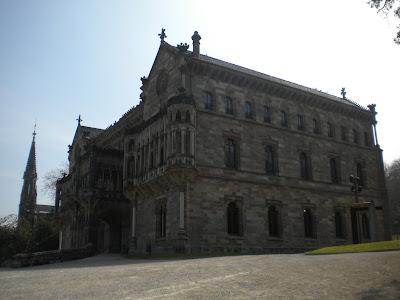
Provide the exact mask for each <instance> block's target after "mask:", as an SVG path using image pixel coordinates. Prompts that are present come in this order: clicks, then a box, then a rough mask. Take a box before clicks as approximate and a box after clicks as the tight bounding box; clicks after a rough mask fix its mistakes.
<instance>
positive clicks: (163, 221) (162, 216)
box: [156, 201, 167, 238]
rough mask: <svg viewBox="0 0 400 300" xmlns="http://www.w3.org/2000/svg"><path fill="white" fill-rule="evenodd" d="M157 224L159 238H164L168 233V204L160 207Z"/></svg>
mask: <svg viewBox="0 0 400 300" xmlns="http://www.w3.org/2000/svg"><path fill="white" fill-rule="evenodd" d="M156 224H157V236H158V238H164V237H165V236H166V233H167V204H166V203H165V201H163V202H161V203H160V204H159V206H158V209H157V218H156Z"/></svg>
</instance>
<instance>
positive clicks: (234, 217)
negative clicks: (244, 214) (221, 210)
mask: <svg viewBox="0 0 400 300" xmlns="http://www.w3.org/2000/svg"><path fill="white" fill-rule="evenodd" d="M227 222H228V234H230V235H240V214H239V207H238V206H237V205H236V203H235V202H230V203H229V204H228V208H227Z"/></svg>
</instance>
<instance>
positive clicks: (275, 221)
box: [268, 205, 280, 237]
mask: <svg viewBox="0 0 400 300" xmlns="http://www.w3.org/2000/svg"><path fill="white" fill-rule="evenodd" d="M268 229H269V235H270V236H273V237H279V236H280V228H279V211H278V209H277V208H276V207H275V205H271V206H270V207H268Z"/></svg>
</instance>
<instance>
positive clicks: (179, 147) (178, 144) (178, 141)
mask: <svg viewBox="0 0 400 300" xmlns="http://www.w3.org/2000/svg"><path fill="white" fill-rule="evenodd" d="M175 141H176V143H175V145H174V146H175V152H176V153H181V150H182V136H181V131H180V130H177V131H175Z"/></svg>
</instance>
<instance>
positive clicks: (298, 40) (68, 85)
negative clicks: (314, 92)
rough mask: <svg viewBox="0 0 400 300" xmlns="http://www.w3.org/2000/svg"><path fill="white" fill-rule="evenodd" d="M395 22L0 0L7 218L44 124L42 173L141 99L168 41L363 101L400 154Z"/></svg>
mask: <svg viewBox="0 0 400 300" xmlns="http://www.w3.org/2000/svg"><path fill="white" fill-rule="evenodd" d="M396 25H397V23H396V22H395V20H394V19H393V18H391V17H390V16H389V17H385V16H384V15H381V14H377V12H376V10H374V9H371V8H370V7H369V5H368V4H367V1H366V0H353V1H348V0H330V1H329V0H325V1H320V0H308V1H298V0H286V1H270V0H264V1H252V0H248V1H234V0H230V1H223V0H219V1H210V0H202V1H189V0H186V1H172V0H169V1H162V0H160V1H155V0H146V1H136V0H131V1H123V0H114V1H108V0H104V1H103V0H96V1H94V0H85V1H81V0H68V1H59V0H47V1H45V0H35V1H33V0H0V137H1V138H0V191H1V192H0V216H4V215H8V214H11V213H17V211H18V204H19V200H20V193H21V188H22V183H23V181H22V176H23V172H24V169H25V166H26V161H27V158H28V153H29V148H30V144H31V141H32V131H33V126H34V123H35V120H36V122H37V136H36V156H37V157H36V159H37V172H38V203H41V204H52V203H53V202H54V201H53V199H51V198H50V197H49V196H48V195H47V194H46V193H45V192H44V190H43V188H42V187H43V177H44V175H45V174H46V173H47V172H49V171H51V170H53V169H55V168H57V167H60V166H62V165H63V164H65V162H66V161H67V150H68V147H67V145H68V144H71V142H72V138H73V135H74V132H75V129H76V126H77V122H76V118H77V117H78V115H79V114H81V115H82V119H83V123H82V124H83V125H86V126H92V127H98V128H106V127H107V126H108V125H110V124H112V123H113V122H114V121H116V120H118V119H119V117H120V116H121V115H122V114H123V113H124V112H126V111H127V110H129V109H130V108H131V107H132V106H134V105H137V104H138V102H139V94H140V89H139V88H140V85H141V82H140V77H141V76H147V75H148V73H149V71H150V68H151V66H152V63H153V61H154V58H155V55H156V53H157V50H158V47H159V43H160V40H159V37H158V33H160V31H161V28H165V29H166V34H167V38H166V41H167V42H168V43H170V44H172V45H176V44H179V43H181V42H183V43H185V42H186V43H188V44H190V45H191V42H192V41H191V36H192V34H193V32H194V31H195V30H197V31H198V32H199V34H200V35H201V37H202V39H201V50H200V51H201V53H203V54H207V55H209V56H212V57H215V58H218V59H222V60H225V61H228V62H231V63H234V64H238V65H241V66H244V67H247V68H250V69H254V70H257V71H260V72H263V73H266V74H269V75H272V76H275V77H279V78H282V79H285V80H289V81H292V82H295V83H298V84H302V85H305V86H308V87H311V88H317V89H319V90H322V91H324V92H327V93H330V94H332V95H336V96H340V90H341V88H342V87H346V91H347V97H348V98H349V99H351V100H354V101H356V102H358V103H360V104H361V105H363V106H367V105H368V104H370V103H376V104H377V111H378V115H377V118H378V127H377V128H378V139H379V143H380V145H381V147H382V148H383V149H384V159H385V161H386V162H391V161H393V160H394V159H396V158H400V139H399V138H398V136H399V135H398V133H397V130H398V129H399V128H400V126H399V123H398V121H399V120H398V110H399V108H400V104H399V102H400V99H399V93H398V89H399V87H400V76H399V74H398V73H399V71H400V59H399V58H400V46H399V45H396V44H394V42H393V37H394V35H395V32H396Z"/></svg>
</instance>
